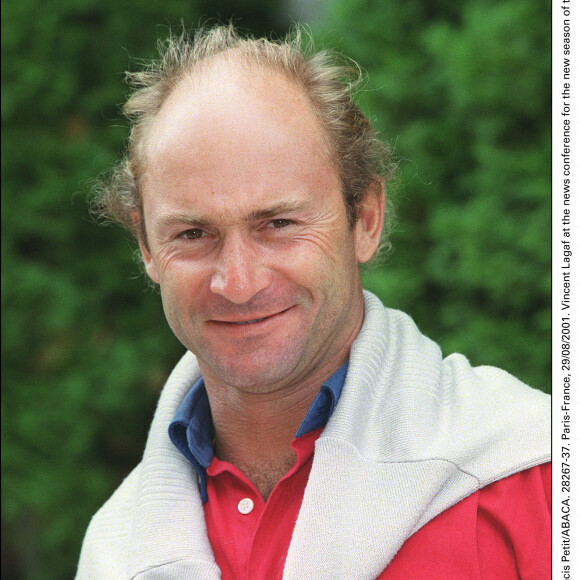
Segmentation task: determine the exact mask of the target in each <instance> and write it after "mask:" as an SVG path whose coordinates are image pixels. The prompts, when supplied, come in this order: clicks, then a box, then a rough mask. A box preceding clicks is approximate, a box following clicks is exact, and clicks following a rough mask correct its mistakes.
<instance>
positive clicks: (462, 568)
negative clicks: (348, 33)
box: [78, 27, 550, 580]
mask: <svg viewBox="0 0 580 580" xmlns="http://www.w3.org/2000/svg"><path fill="white" fill-rule="evenodd" d="M344 72H345V71H344V67H340V66H338V65H337V64H336V62H335V60H333V58H332V57H331V56H329V55H327V54H313V55H310V56H305V55H304V54H303V53H302V51H301V49H300V39H299V38H297V39H295V40H294V41H288V42H284V43H279V44H277V43H272V42H269V41H265V40H258V41H256V40H253V39H242V38H240V37H239V36H238V35H237V34H236V33H235V32H234V31H233V30H232V29H231V27H217V28H214V29H213V30H210V31H201V32H199V33H198V34H197V36H196V37H195V39H193V40H188V39H187V38H181V39H170V41H169V44H168V46H167V49H166V51H165V53H164V55H163V58H162V60H161V62H160V63H157V64H154V65H152V66H150V67H148V68H147V69H146V70H145V71H143V72H141V73H137V74H134V75H132V81H133V84H134V86H135V88H136V89H135V92H134V93H133V95H132V96H131V97H130V99H129V101H128V103H127V105H126V112H127V114H128V115H129V117H130V118H131V119H132V121H133V129H132V133H131V138H130V146H129V152H128V156H127V159H126V160H125V161H124V162H123V163H122V164H121V166H120V168H119V169H118V171H117V173H116V175H115V178H114V180H113V182H112V184H111V186H110V187H109V188H108V190H107V191H106V192H105V195H106V200H105V203H106V207H107V211H108V212H109V215H111V216H113V217H114V218H115V219H117V220H118V221H120V222H121V223H123V224H124V225H125V226H126V227H128V228H129V229H130V230H131V231H133V232H134V234H135V236H136V237H137V239H138V242H139V245H140V248H141V253H142V256H143V261H144V264H145V267H146V270H147V273H148V275H149V277H150V278H151V279H152V280H153V281H154V282H155V283H156V284H158V285H159V288H160V291H161V296H162V300H163V305H164V309H165V313H166V317H167V320H168V322H169V324H170V326H171V328H172V329H173V331H174V333H175V334H176V336H177V337H178V338H179V339H180V341H181V342H182V343H183V344H184V346H185V347H186V348H187V349H188V351H189V352H188V353H187V354H186V355H185V356H184V358H183V359H182V361H181V362H180V363H179V364H178V366H177V367H176V369H175V370H174V372H173V373H172V375H171V377H170V378H169V380H168V382H167V385H166V386H165V388H164V390H163V393H162V395H161V398H160V401H159V406H158V410H157V413H156V415H155V418H154V420H153V424H152V427H151V432H150V434H149V438H148V442H147V446H146V449H145V453H144V456H143V460H142V462H141V463H140V465H139V466H138V467H137V468H136V469H135V471H134V472H133V473H132V474H131V475H130V476H129V477H128V478H127V479H126V480H125V482H124V483H123V484H122V485H121V487H120V488H119V489H118V490H117V491H116V493H115V494H114V495H113V497H112V498H111V499H110V500H109V501H108V502H107V504H106V505H105V506H104V507H103V508H102V509H101V510H100V511H99V513H98V514H97V515H96V516H95V517H94V518H93V521H92V522H91V525H90V528H89V531H88V533H87V536H86V538H85V541H84V544H83V550H82V554H81V559H80V564H79V573H78V578H79V579H84V578H99V579H100V578H111V579H115V580H116V579H119V578H138V579H143V580H144V579H153V578H155V579H159V578H188V579H189V578H191V579H193V578H201V579H211V578H219V577H222V578H236V579H240V578H249V579H252V580H254V579H262V578H263V579H274V578H282V577H283V578H296V579H301V580H303V579H329V580H330V579H333V580H334V579H337V578H345V579H364V578H381V579H392V578H393V579H394V578H398V579H408V578H426V579H435V578H440V579H443V578H445V579H449V578H461V579H463V578H482V579H490V580H491V579H497V578H502V579H505V578H520V577H521V578H548V577H549V538H550V536H549V534H550V528H549V507H548V505H547V502H548V500H549V490H548V486H549V481H550V480H549V468H548V466H547V465H546V463H547V462H548V461H549V454H550V450H549V420H550V419H549V400H548V398H547V397H546V396H545V395H543V394H541V393H540V392H538V391H534V390H532V389H530V388H528V387H526V386H524V385H522V384H521V383H519V382H518V381H517V380H516V379H514V378H513V377H511V376H509V375H507V374H506V373H504V372H502V371H499V370H497V369H492V368H488V367H482V368H472V367H470V365H469V363H468V362H467V360H466V359H465V358H464V357H462V356H460V355H453V356H451V357H449V358H447V359H445V360H442V358H441V352H440V350H439V348H438V347H437V346H436V345H435V344H434V343H432V342H431V341H430V340H429V339H427V338H426V337H424V336H422V335H421V334H420V333H419V331H418V330H417V328H416V327H415V325H414V324H413V322H412V321H411V320H410V319H409V318H408V317H407V316H406V315H404V314H402V313H400V312H396V311H392V310H388V309H385V307H384V306H383V305H382V304H381V303H380V301H379V300H378V299H377V298H376V297H374V296H373V295H371V294H370V293H366V292H363V290H362V287H361V281H360V276H359V271H358V265H359V264H360V263H364V262H366V261H368V260H370V259H371V258H372V257H373V256H374V255H375V254H376V252H377V250H378V248H379V245H380V244H381V233H382V231H383V219H384V217H383V216H384V215H385V204H386V202H385V192H384V183H385V182H386V181H388V167H389V166H390V164H389V162H388V160H387V161H385V158H384V156H382V153H383V151H381V148H380V144H379V143H378V141H377V140H376V139H375V137H374V135H373V131H372V128H371V126H370V124H369V122H368V121H367V119H366V118H365V117H364V116H363V114H362V113H361V112H360V110H359V109H358V108H357V107H356V106H355V105H354V104H353V102H352V99H351V95H350V91H349V89H348V88H347V87H345V86H344V85H343V83H342V82H341V78H343V75H344ZM381 168H383V169H384V168H387V171H386V172H383V173H384V174H383V176H382V177H381V175H380V174H379V172H380V171H381V170H382V169H381ZM389 213H390V212H389V210H387V214H389Z"/></svg>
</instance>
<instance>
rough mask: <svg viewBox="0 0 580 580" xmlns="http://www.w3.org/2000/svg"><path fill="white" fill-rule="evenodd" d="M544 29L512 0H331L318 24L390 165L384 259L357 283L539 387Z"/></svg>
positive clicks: (545, 248)
mask: <svg viewBox="0 0 580 580" xmlns="http://www.w3.org/2000/svg"><path fill="white" fill-rule="evenodd" d="M549 21H550V7H549V5H548V4H538V3H533V2H517V1H515V0H510V1H504V2H483V1H482V0H470V1H468V2H464V3H461V4H457V3H454V2H453V3H452V2H450V1H447V0H437V1H435V2H430V3H426V2H422V1H419V0H414V1H413V0H412V1H410V2H405V3H404V4H400V3H392V2H391V3H384V4H376V3H370V2H368V1H365V0H337V1H336V2H334V3H332V4H331V5H330V11H329V14H328V21H327V22H326V24H325V26H324V27H323V29H324V30H323V31H328V30H330V32H326V34H325V36H324V39H325V42H327V43H330V44H333V45H336V46H339V47H340V49H341V50H343V51H344V52H346V54H348V55H349V56H352V57H353V58H354V59H355V60H358V61H359V62H360V63H361V64H362V66H363V68H365V69H366V71H367V72H368V75H369V80H368V83H367V85H366V87H365V90H364V91H363V92H362V93H361V94H360V95H359V102H360V104H361V106H362V107H363V108H364V109H365V110H366V111H367V112H369V114H370V115H371V117H372V118H374V119H375V125H376V126H377V127H378V128H379V129H380V131H381V132H382V134H383V135H384V136H385V137H386V138H387V139H389V140H390V141H391V142H392V143H393V144H395V146H396V148H397V154H398V156H399V158H400V170H401V173H400V186H399V191H398V197H399V200H398V209H399V212H398V213H399V227H398V231H396V232H395V234H394V235H393V244H394V252H393V254H392V255H391V256H390V257H389V258H388V260H387V262H386V264H384V265H382V266H380V267H375V268H374V269H370V270H369V271H367V272H366V274H365V285H366V286H367V287H368V288H369V289H371V290H373V291H375V292H376V293H377V294H378V295H379V296H381V297H382V298H383V300H384V301H385V303H386V304H389V305H391V306H393V307H396V308H400V309H401V310H404V311H406V312H409V313H410V314H411V315H412V316H413V317H414V318H415V320H416V321H417V323H418V324H419V327H420V328H421V329H422V330H423V331H424V332H425V333H426V334H427V335H429V336H431V337H432V338H433V339H435V340H436V341H437V342H439V343H440V344H441V346H442V348H443V351H444V354H449V353H451V352H454V351H459V352H463V353H464V354H466V355H467V356H468V357H469V358H470V359H471V361H472V363H473V364H476V365H477V364H491V365H495V366H500V367H503V368H505V369H506V370H508V371H510V372H511V373H513V374H515V375H516V376H518V377H519V378H521V379H522V380H524V381H525V382H527V383H529V384H531V385H533V386H536V387H538V388H541V389H543V390H546V391H549V390H550V98H551V97H550V31H549ZM347 22H356V26H346V25H345V23H347ZM323 31H321V32H323Z"/></svg>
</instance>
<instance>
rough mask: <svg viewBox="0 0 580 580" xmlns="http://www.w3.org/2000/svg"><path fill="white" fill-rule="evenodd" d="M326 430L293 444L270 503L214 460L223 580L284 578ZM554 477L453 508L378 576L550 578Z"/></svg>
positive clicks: (530, 476)
mask: <svg viewBox="0 0 580 580" xmlns="http://www.w3.org/2000/svg"><path fill="white" fill-rule="evenodd" d="M321 432H322V428H320V429H317V430H316V431H312V432H310V433H308V434H306V435H303V436H302V437H298V438H295V439H294V441H293V443H292V448H293V449H294V450H295V451H296V454H297V461H296V464H295V465H294V467H292V469H291V470H290V471H289V472H288V473H287V474H286V475H285V476H284V477H283V478H282V479H281V480H280V481H279V482H278V484H277V485H276V487H275V488H274V490H273V491H272V493H271V494H270V497H269V498H268V501H267V502H264V500H263V499H262V497H261V496H260V494H259V493H258V491H257V489H256V488H255V487H254V486H253V485H252V484H251V483H250V482H249V480H248V479H247V478H246V477H245V475H244V474H243V473H242V472H241V471H240V470H239V469H237V468H236V467H235V466H234V465H232V464H230V463H227V462H225V461H220V460H219V459H217V458H215V457H214V459H213V460H212V462H211V464H210V466H209V467H208V469H207V491H208V497H209V501H207V502H206V503H205V504H204V510H205V519H206V523H207V527H208V535H209V539H210V542H211V545H212V548H213V551H214V555H215V558H216V562H217V564H218V566H219V567H220V569H221V570H222V578H223V580H246V579H247V580H277V579H279V578H282V572H283V570H284V563H285V561H286V554H287V552H288V547H289V545H290V540H291V537H292V532H293V530H294V524H295V523H296V518H297V517H298V512H299V509H300V504H301V502H302V497H303V495H304V489H305V487H306V483H307V481H308V475H309V473H310V469H311V467H312V458H313V455H314V442H315V440H316V439H317V438H318V436H319V435H320V433H321ZM550 474H551V468H550V464H545V465H542V466H539V467H535V468H533V469H529V470H527V471H523V472H521V473H517V474H516V475H512V476H511V477H508V478H506V479H502V480H500V481H497V482H495V483H493V484H491V485H489V486H487V487H485V488H483V489H481V490H480V491H478V492H476V493H474V494H473V495H471V496H469V497H468V498H466V499H464V500H463V501H461V502H459V503H458V504H456V505H455V506H453V507H451V508H449V509H448V510H446V511H445V512H443V513H441V514H440V515H439V516H437V517H436V518H434V519H433V520H431V521H430V522H429V523H427V524H426V525H425V526H424V527H423V528H421V529H420V530H419V531H418V532H417V533H415V534H414V535H413V536H412V537H411V538H409V539H408V540H407V541H406V542H405V544H403V546H402V548H401V549H400V550H399V552H398V553H397V555H396V556H395V558H394V559H393V560H392V562H391V563H390V564H389V566H388V567H387V568H386V569H385V571H384V572H383V573H382V574H381V575H380V576H379V579H380V580H395V579H396V580H408V579H409V578H422V579H425V580H463V579H467V578H474V579H475V578H477V579H478V580H500V579H501V580H510V579H514V580H515V579H520V578H522V579H530V580H532V579H534V580H540V579H543V578H546V579H547V578H550V541H551V536H550V533H551V532H550V497H551V496H550V490H551V483H550V482H551V479H550ZM313 533H315V530H313ZM321 549H324V546H321Z"/></svg>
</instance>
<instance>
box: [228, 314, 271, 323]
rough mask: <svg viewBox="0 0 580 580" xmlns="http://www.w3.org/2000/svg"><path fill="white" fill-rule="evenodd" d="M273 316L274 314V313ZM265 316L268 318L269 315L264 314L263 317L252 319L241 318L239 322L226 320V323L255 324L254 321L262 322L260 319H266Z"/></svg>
mask: <svg viewBox="0 0 580 580" xmlns="http://www.w3.org/2000/svg"><path fill="white" fill-rule="evenodd" d="M274 316H275V315H274ZM266 318H270V317H269V316H264V318H255V319H254V320H242V321H240V322H228V324H239V325H242V324H255V323H256V322H262V320H266Z"/></svg>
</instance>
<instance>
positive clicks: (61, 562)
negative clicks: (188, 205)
mask: <svg viewBox="0 0 580 580" xmlns="http://www.w3.org/2000/svg"><path fill="white" fill-rule="evenodd" d="M328 4H329V6H328V11H327V12H325V13H324V15H322V17H320V18H319V19H318V20H317V21H316V22H315V23H313V31H314V35H315V39H316V41H317V44H318V45H319V46H323V45H327V44H328V45H331V46H334V47H336V48H339V49H340V50H343V51H344V52H346V54H348V55H349V56H351V57H353V58H354V59H356V60H357V61H359V62H360V63H361V65H362V66H363V68H364V69H366V70H367V71H368V72H369V81H368V83H367V84H366V85H365V87H364V89H363V91H362V92H361V94H360V97H359V100H360V104H361V105H362V107H363V108H364V109H365V110H366V111H367V112H368V113H369V114H370V116H371V117H372V118H373V120H374V122H375V125H376V126H377V127H378V128H379V129H380V131H381V133H382V134H383V136H384V137H385V138H387V139H389V140H390V141H391V142H392V143H393V144H395V146H396V148H397V154H398V156H399V158H400V168H401V178H400V185H399V187H398V208H399V212H398V213H399V226H398V228H397V231H396V232H395V234H394V235H393V243H394V247H395V250H394V252H393V253H392V254H391V255H390V256H389V257H388V259H387V261H386V262H385V263H384V264H382V265H380V266H378V267H375V268H374V269H371V270H369V271H367V272H366V273H365V275H364V278H365V285H366V286H367V287H368V288H369V289H371V290H373V291H375V292H376V293H377V294H379V295H380V296H381V297H382V298H383V300H384V301H385V303H387V304H388V305H390V306H393V307H396V308H401V309H402V310H405V311H407V312H409V313H410V314H412V315H413V316H414V318H415V319H416V321H417V322H418V324H419V326H420V327H421V328H422V330H423V331H424V332H426V333H427V334H428V335H429V336H431V337H432V338H434V339H435V340H437V341H438V342H439V343H440V344H441V345H442V348H443V350H444V353H445V354H448V353H450V352H453V351H460V352H463V353H465V354H467V355H468V356H469V357H470V359H471V360H472V362H473V363H474V364H493V365H496V366H501V367H503V368H505V369H507V370H509V371H510V372H512V373H514V374H515V375H517V376H518V377H520V378H522V379H523V380H524V381H526V382H528V383H530V384H532V385H534V386H537V387H539V388H542V389H543V390H546V391H548V390H549V384H550V383H549V381H550V358H549V357H550V347H549V345H550V306H549V294H550V269H549V256H550V252H549V242H550V221H549V203H550V196H549V189H550V181H549V179H550V166H549V159H550V155H549V153H550V151H549V144H550V109H549V107H550V82H549V78H550V75H549V67H550V57H549V47H550V38H549V21H550V7H549V4H548V3H535V2H520V1H519V0H502V1H501V2H500V1H499V0H497V1H494V2H484V1H482V0H466V1H465V2H462V3H458V2H451V1H450V0H436V1H433V2H427V1H419V0H408V1H406V2H370V1H369V0H336V1H334V2H329V3H328ZM231 15H235V16H237V17H239V20H238V22H239V24H240V25H241V26H242V27H243V28H245V29H249V30H251V31H253V32H254V33H256V34H262V33H269V32H270V31H275V32H278V33H282V32H283V31H284V30H285V29H286V27H287V23H288V21H289V19H288V11H287V10H286V11H284V10H283V9H281V8H280V6H278V5H276V4H273V3H270V2H267V0H262V1H261V2H254V3H252V4H251V5H250V6H248V5H247V3H242V2H237V3H236V2H234V3H231V2H229V3H228V2H221V3H220V2H218V3H216V2H212V3H210V2H209V1H202V0H197V1H193V2H192V1H185V0H170V1H167V2H160V1H152V2H141V1H139V2H138V1H137V0H122V1H118V0H117V1H115V2H113V1H112V0H99V1H98V2H97V1H96V0H83V1H80V0H66V1H64V0H63V1H60V2H55V1H48V0H47V1H41V0H21V1H19V2H11V3H6V5H5V6H3V19H2V50H3V67H2V123H3V130H2V205H3V211H2V333H3V340H2V374H3V405H2V474H3V482H2V506H3V509H2V512H3V513H2V575H3V577H5V578H7V579H14V580H17V579H31V580H32V579H40V578H42V579H43V580H51V579H53V578H54V579H57V578H58V579H62V578H72V577H73V576H74V570H75V565H76V561H77V558H78V552H79V549H80V543H81V540H82V536H83V534H84V530H85V529H86V526H87V524H88V520H89V518H90V516H91V514H92V513H94V512H95V511H96V509H97V508H98V507H99V506H100V505H101V504H102V503H103V501H104V500H105V499H106V498H107V497H108V496H109V495H110V493H111V492H112V490H113V489H114V488H115V487H116V486H117V485H118V484H119V482H120V481H121V479H122V478H123V477H124V476H125V475H126V474H127V473H128V472H129V471H130V469H131V468H132V467H133V466H134V465H135V464H136V463H137V462H138V460H139V456H140V454H141V451H142V448H143V444H144V441H145V437H146V432H147V428H148V426H149V422H150V419H151V416H152V413H153V410H154V407H155V403H156V400H157V397H158V393H159V390H160V388H161V387H162V385H163V382H164V379H165V377H166V376H167V374H168V372H169V369H170V368H171V367H172V365H173V364H174V362H175V361H176V360H177V359H178V358H179V356H180V355H181V352H182V347H181V346H180V345H179V344H178V343H177V341H176V340H175V338H173V336H172V335H171V333H170V331H169V330H168V328H167V326H166V324H165V322H164V317H163V312H162V309H161V306H160V303H159V297H158V295H157V294H156V293H154V292H151V291H146V290H145V287H146V285H145V284H144V282H143V279H142V277H141V275H140V271H139V267H138V265H137V263H136V261H135V260H134V258H133V251H134V245H133V243H132V242H131V240H130V239H129V237H128V235H127V234H125V233H123V232H121V231H120V230H118V229H117V228H107V229H102V228H99V227H97V226H96V225H94V224H93V223H91V221H90V219H89V216H88V213H87V208H86V194H87V192H88V191H89V189H90V187H91V182H92V180H93V179H94V178H95V177H96V176H97V175H98V174H99V173H101V172H103V171H106V170H107V169H108V168H109V167H110V166H111V165H112V163H114V161H115V159H116V158H117V157H118V155H119V153H120V152H121V151H122V149H123V143H124V138H125V136H126V127H125V125H124V123H123V121H122V120H121V117H120V113H119V105H120V104H121V103H122V102H123V99H124V95H125V89H124V86H123V83H122V73H123V71H125V70H127V69H129V68H133V69H134V68H135V66H136V65H135V63H134V62H133V61H132V58H135V57H136V58H149V57H152V56H154V54H155V50H154V41H155V39H156V38H158V37H164V36H166V34H167V29H168V26H169V25H171V26H173V27H175V26H177V25H179V21H180V20H181V19H183V20H184V22H185V23H186V24H187V25H190V24H192V25H196V24H197V23H198V22H199V21H200V19H202V17H208V16H209V17H218V16H219V17H221V18H222V19H227V18H229V17H230V16H231Z"/></svg>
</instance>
